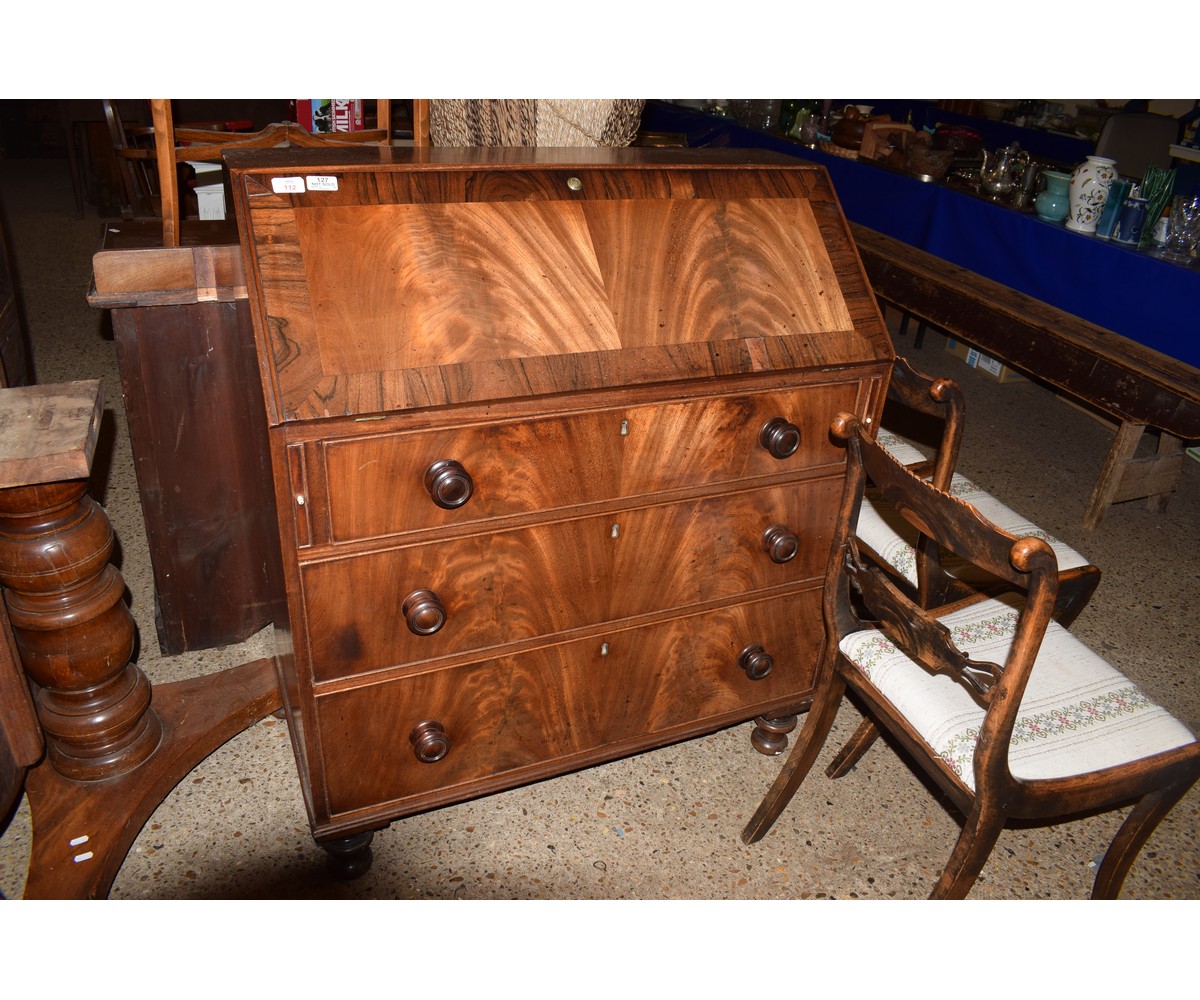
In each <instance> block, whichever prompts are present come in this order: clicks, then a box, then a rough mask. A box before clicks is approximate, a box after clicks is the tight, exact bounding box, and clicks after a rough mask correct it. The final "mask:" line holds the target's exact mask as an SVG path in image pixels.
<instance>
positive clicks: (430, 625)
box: [400, 590, 446, 635]
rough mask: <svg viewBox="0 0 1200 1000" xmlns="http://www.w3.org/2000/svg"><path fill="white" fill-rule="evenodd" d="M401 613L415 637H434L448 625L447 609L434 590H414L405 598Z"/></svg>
mask: <svg viewBox="0 0 1200 1000" xmlns="http://www.w3.org/2000/svg"><path fill="white" fill-rule="evenodd" d="M400 613H401V614H403V615H404V620H405V622H406V623H407V624H408V630H409V631H410V632H412V633H413V635H433V633H434V632H436V631H437V630H438V629H440V628H441V627H442V626H443V625H445V624H446V607H445V605H443V604H442V599H441V598H440V597H438V595H437V594H435V593H434V592H433V591H432V590H414V591H413V592H412V593H411V594H409V595H408V596H407V597H406V598H404V603H403V604H401V605H400Z"/></svg>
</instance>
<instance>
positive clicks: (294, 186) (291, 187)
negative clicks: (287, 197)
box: [271, 177, 304, 194]
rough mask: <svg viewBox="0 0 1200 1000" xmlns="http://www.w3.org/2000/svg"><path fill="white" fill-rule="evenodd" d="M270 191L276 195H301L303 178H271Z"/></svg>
mask: <svg viewBox="0 0 1200 1000" xmlns="http://www.w3.org/2000/svg"><path fill="white" fill-rule="evenodd" d="M271 190H272V191H274V192H275V193H276V194H303V193H304V178H303V177H272V178H271Z"/></svg>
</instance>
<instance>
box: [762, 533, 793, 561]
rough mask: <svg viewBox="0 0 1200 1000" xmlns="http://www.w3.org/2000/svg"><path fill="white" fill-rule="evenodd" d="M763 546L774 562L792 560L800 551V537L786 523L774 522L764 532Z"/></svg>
mask: <svg viewBox="0 0 1200 1000" xmlns="http://www.w3.org/2000/svg"><path fill="white" fill-rule="evenodd" d="M762 547H763V551H764V552H766V553H767V555H769V556H770V557H771V561H772V562H777V563H785V562H790V561H791V560H792V559H794V558H795V556H796V553H797V552H799V551H800V539H799V538H797V537H796V534H795V532H793V531H792V530H791V529H790V528H788V527H787V526H786V525H782V524H772V525H771V527H769V528H768V529H767V530H766V531H764V532H763V533H762Z"/></svg>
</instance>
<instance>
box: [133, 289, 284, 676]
mask: <svg viewBox="0 0 1200 1000" xmlns="http://www.w3.org/2000/svg"><path fill="white" fill-rule="evenodd" d="M113 332H114V335H115V339H116V347H117V363H118V367H119V369H120V372H121V385H122V389H123V391H124V397H125V408H126V412H127V415H128V419H129V434H130V437H131V439H133V442H134V449H133V450H134V456H135V464H134V471H135V473H136V476H137V481H138V492H139V495H140V498H141V504H142V514H143V517H144V519H145V523H146V532H147V536H148V538H149V542H150V557H151V564H152V567H153V570H154V583H155V600H156V612H157V616H158V638H159V645H160V646H161V647H162V649H163V652H165V653H167V654H175V653H180V652H184V651H186V650H189V649H203V648H207V647H211V646H218V645H225V644H229V643H234V642H241V641H243V640H244V639H246V638H248V637H250V636H251V635H253V634H254V633H255V632H257V631H259V630H260V629H262V628H263V627H265V626H266V625H267V624H269V623H270V622H271V621H272V620H273V619H274V617H275V614H276V612H277V610H278V608H279V602H280V601H281V600H282V596H283V583H282V580H281V579H280V575H279V564H280V551H279V544H278V536H277V533H276V524H275V504H274V489H273V485H272V479H271V470H270V465H269V459H268V455H269V450H268V444H267V425H266V419H265V416H264V411H263V403H262V389H261V385H260V383H259V378H258V372H257V369H256V368H255V364H254V357H253V350H252V347H251V343H252V341H251V336H252V334H251V329H250V315H249V311H248V309H247V307H246V303H245V302H244V301H242V302H205V303H193V304H190V305H176V306H161V307H156V308H129V309H115V310H113Z"/></svg>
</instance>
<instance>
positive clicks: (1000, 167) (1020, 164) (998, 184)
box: [979, 142, 1029, 201]
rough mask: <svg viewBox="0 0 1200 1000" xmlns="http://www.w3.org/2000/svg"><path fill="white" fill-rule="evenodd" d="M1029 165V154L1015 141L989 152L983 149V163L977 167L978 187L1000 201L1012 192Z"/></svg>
mask: <svg viewBox="0 0 1200 1000" xmlns="http://www.w3.org/2000/svg"><path fill="white" fill-rule="evenodd" d="M1028 167H1029V154H1028V153H1027V152H1025V151H1024V150H1023V149H1021V147H1020V146H1019V145H1018V144H1017V143H1015V142H1014V143H1013V144H1012V145H1011V146H1005V147H1004V148H1003V149H998V150H996V152H995V153H990V152H989V151H988V150H986V149H985V150H984V151H983V165H982V166H981V167H980V168H979V187H980V189H981V190H982V191H983V192H985V193H986V194H989V195H991V197H992V198H993V199H994V200H996V201H1000V200H1001V199H1003V198H1006V197H1008V196H1009V195H1010V194H1012V192H1013V189H1014V188H1016V186H1017V185H1018V184H1019V183H1020V181H1021V177H1022V175H1023V174H1024V173H1025V171H1026V169H1028Z"/></svg>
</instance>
